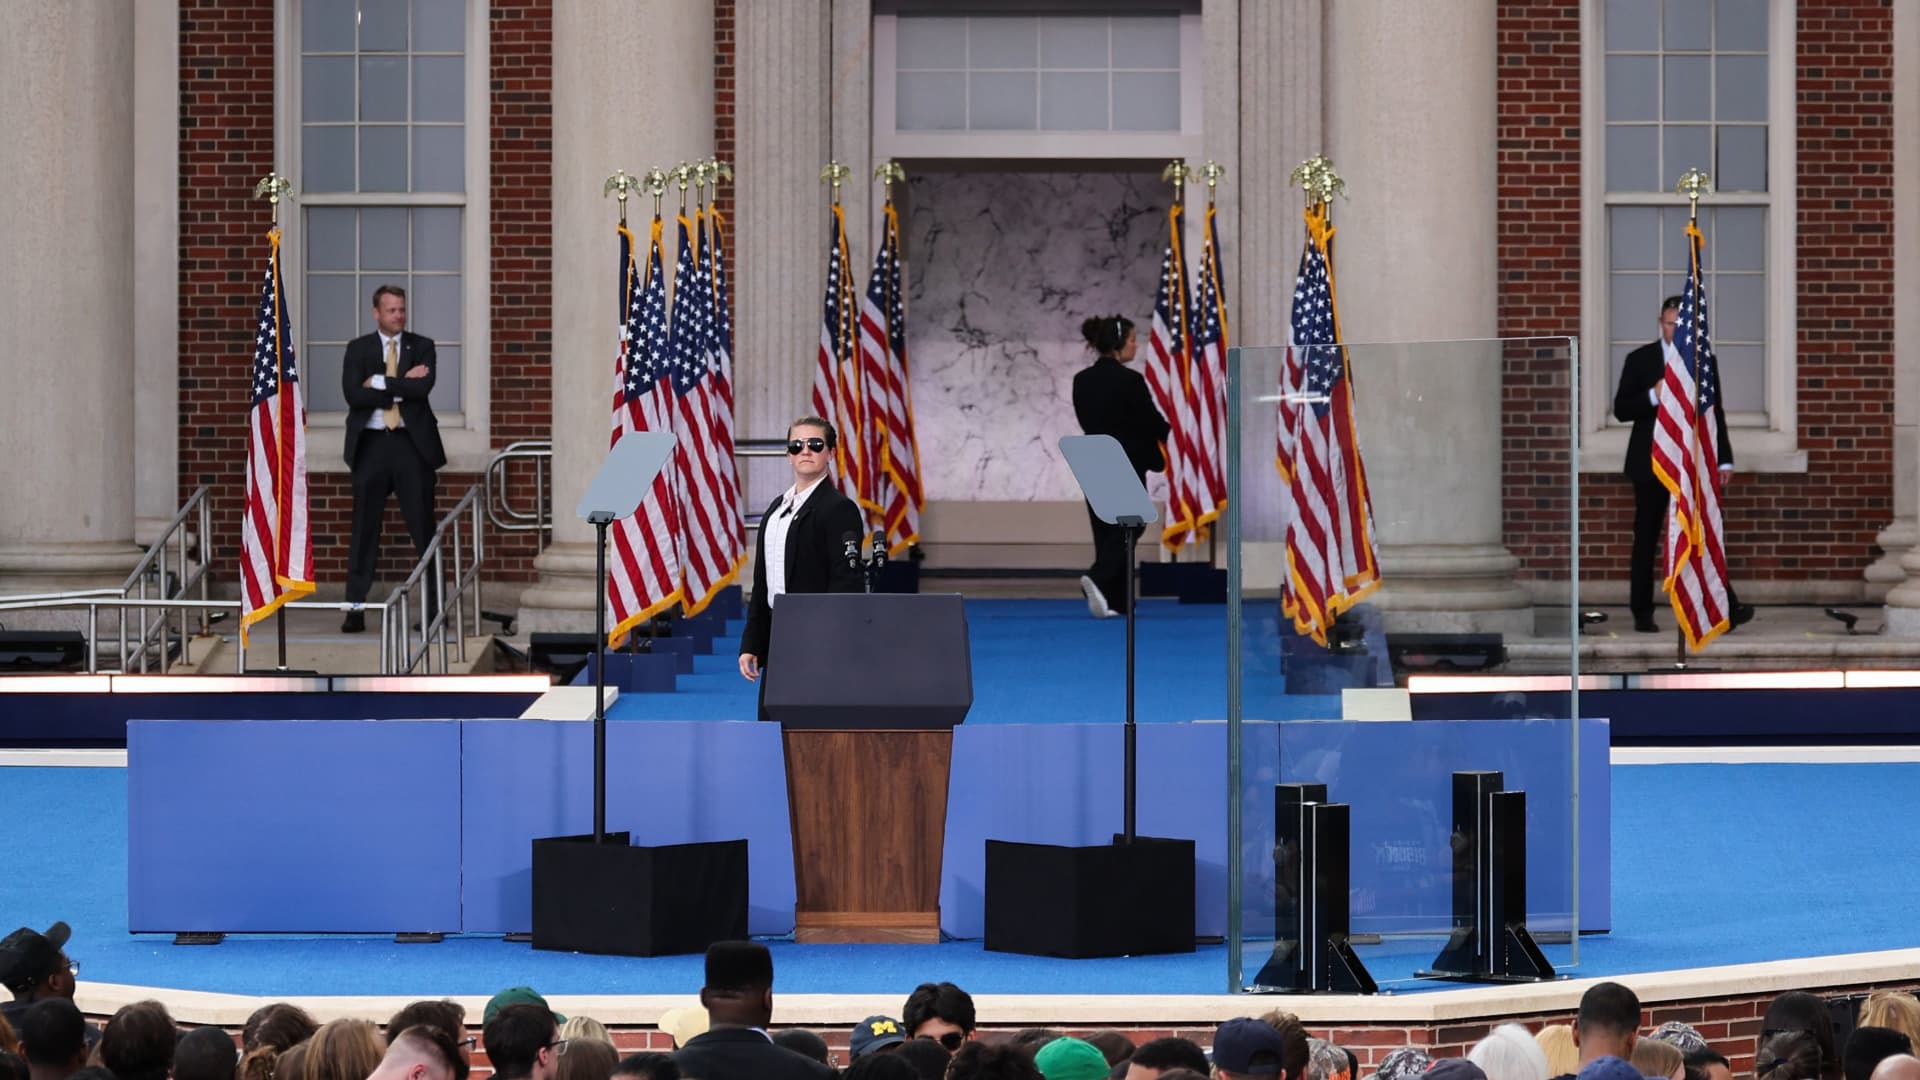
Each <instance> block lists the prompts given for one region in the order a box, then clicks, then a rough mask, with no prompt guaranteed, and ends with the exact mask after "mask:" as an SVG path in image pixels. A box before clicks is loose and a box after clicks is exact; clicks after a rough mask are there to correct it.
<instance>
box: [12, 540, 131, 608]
mask: <svg viewBox="0 0 1920 1080" xmlns="http://www.w3.org/2000/svg"><path fill="white" fill-rule="evenodd" d="M143 554H145V552H143V551H141V550H140V549H139V548H137V547H134V546H133V545H132V544H130V543H105V544H103V543H72V544H48V543H37V544H8V545H0V596H17V595H20V594H21V593H48V592H68V591H71V590H75V589H108V588H114V589H117V588H119V587H120V586H121V585H123V584H125V583H126V580H127V575H128V574H130V573H132V572H133V568H134V566H135V564H137V563H138V562H139V561H140V557H141V556H142V555H143Z"/></svg>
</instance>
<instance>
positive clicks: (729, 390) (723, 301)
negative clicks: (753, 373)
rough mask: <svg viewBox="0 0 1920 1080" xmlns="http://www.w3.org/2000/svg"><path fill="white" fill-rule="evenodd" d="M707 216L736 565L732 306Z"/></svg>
mask: <svg viewBox="0 0 1920 1080" xmlns="http://www.w3.org/2000/svg"><path fill="white" fill-rule="evenodd" d="M707 217H708V219H709V221H710V223H711V225H712V233H711V236H712V241H711V242H712V247H711V248H706V247H705V246H704V245H703V250H707V251H710V252H711V253H712V254H711V256H710V257H709V258H706V259H703V260H702V262H703V263H705V264H706V265H708V266H709V267H710V268H711V269H710V271H709V274H708V278H709V280H710V281H711V282H712V292H713V379H714V385H715V386H717V387H719V388H720V431H719V432H717V433H716V434H715V436H714V438H715V440H716V441H717V442H718V443H719V446H720V457H721V460H723V461H725V462H726V463H727V473H726V479H727V481H728V482H729V483H730V484H731V485H732V486H733V507H734V513H733V514H732V515H731V516H730V517H729V519H728V520H730V521H732V522H733V550H734V560H735V561H736V562H738V561H740V560H743V559H745V558H746V556H747V515H746V512H745V507H744V505H743V504H742V501H741V495H740V464H739V462H738V461H737V460H736V459H735V458H734V456H733V445H734V443H733V433H734V418H733V304H732V301H731V300H730V299H729V294H728V291H727V238H726V219H724V218H722V217H721V216H720V211H719V210H717V209H715V210H709V211H707Z"/></svg>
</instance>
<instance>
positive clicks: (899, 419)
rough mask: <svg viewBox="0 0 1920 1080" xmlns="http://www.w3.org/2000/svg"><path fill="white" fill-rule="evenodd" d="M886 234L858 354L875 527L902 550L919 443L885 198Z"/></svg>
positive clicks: (912, 518)
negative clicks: (863, 386)
mask: <svg viewBox="0 0 1920 1080" xmlns="http://www.w3.org/2000/svg"><path fill="white" fill-rule="evenodd" d="M885 228H886V235H885V236H883V237H882V238H881V240H880V249H879V251H878V252H876V253H875V254H874V257H873V273H872V275H871V276H869V277H868V278H867V293H866V299H865V300H864V301H863V302H862V303H861V305H860V353H861V355H862V357H864V370H865V377H866V388H867V393H866V400H867V401H868V402H870V403H871V405H870V407H869V409H868V412H867V421H868V423H867V428H868V431H869V432H871V434H872V438H871V439H867V440H863V443H864V446H863V449H864V451H865V453H866V459H867V460H868V461H870V462H874V463H875V468H874V475H875V477H876V479H877V480H878V483H877V484H876V485H875V491H876V494H877V495H878V498H877V499H876V500H875V501H876V502H878V503H879V504H880V505H881V506H882V507H883V508H884V509H883V510H882V511H881V513H880V517H879V521H878V522H877V524H878V525H879V527H880V528H881V529H883V530H885V531H886V534H887V550H888V551H889V552H890V553H892V554H895V555H897V554H899V553H900V552H902V551H905V550H906V549H907V548H908V547H909V546H910V545H912V544H914V543H917V542H918V541H919V539H920V510H921V508H922V507H923V506H924V505H925V499H924V496H923V495H922V492H921V489H920V444H919V440H918V439H917V438H916V437H915V435H914V430H913V393H912V389H911V387H910V385H909V383H908V375H907V305H906V283H905V277H904V275H903V273H902V271H901V268H900V215H899V213H898V212H897V211H895V210H894V208H893V202H892V201H891V200H889V201H888V202H887V206H886V221H885Z"/></svg>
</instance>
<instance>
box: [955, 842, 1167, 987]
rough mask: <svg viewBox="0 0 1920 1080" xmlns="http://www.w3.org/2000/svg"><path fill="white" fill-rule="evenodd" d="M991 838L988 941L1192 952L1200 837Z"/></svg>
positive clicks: (1059, 952)
mask: <svg viewBox="0 0 1920 1080" xmlns="http://www.w3.org/2000/svg"><path fill="white" fill-rule="evenodd" d="M1115 840H1116V842H1115V843H1112V844H1091V845H1087V846H1084V847H1068V846H1064V845H1058V844H1021V843H1012V842H1009V841H1005V840H989V841H987V881H986V947H987V948H988V949H989V950H991V951H994V952H1011V953H1025V954H1027V955H1029V956H1060V957H1068V958H1072V959H1085V958H1089V957H1097V956H1147V955H1152V954H1156V953H1186V952H1192V951H1193V950H1194V931H1193V926H1194V892H1193V890H1194V860H1193V847H1194V845H1193V841H1191V840H1166V839H1159V838H1154V837H1145V836H1138V837H1135V838H1134V842H1133V843H1132V844H1126V843H1121V842H1119V840H1120V838H1119V837H1116V838H1115Z"/></svg>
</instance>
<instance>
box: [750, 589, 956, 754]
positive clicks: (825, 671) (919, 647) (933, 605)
mask: <svg viewBox="0 0 1920 1080" xmlns="http://www.w3.org/2000/svg"><path fill="white" fill-rule="evenodd" d="M766 680H767V697H766V710H767V716H768V717H769V718H770V719H773V720H777V721H779V722H780V726H781V727H784V728H786V729H787V730H788V731H794V730H831V731H918V730H928V729H937V728H951V727H953V725H955V724H958V723H960V722H961V721H962V720H964V719H966V716H967V710H969V709H971V708H972V707H973V657H972V654H971V652H970V651H969V650H968V645H967V611H966V606H965V604H964V603H963V602H962V600H961V597H960V596H959V595H958V594H957V593H920V594H917V595H899V594H888V593H872V594H868V593H788V594H786V595H785V596H782V597H780V598H779V601H778V602H777V603H776V604H775V605H774V609H773V641H772V642H771V643H770V644H769V646H768V648H767V673H766Z"/></svg>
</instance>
